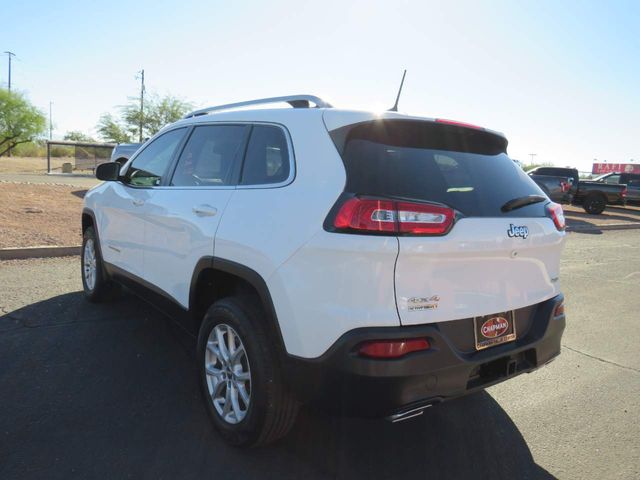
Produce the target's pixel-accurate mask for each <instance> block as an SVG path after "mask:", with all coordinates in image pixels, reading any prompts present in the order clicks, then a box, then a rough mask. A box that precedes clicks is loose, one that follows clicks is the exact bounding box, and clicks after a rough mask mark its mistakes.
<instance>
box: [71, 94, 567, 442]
mask: <svg viewBox="0 0 640 480" xmlns="http://www.w3.org/2000/svg"><path fill="white" fill-rule="evenodd" d="M277 102H287V103H289V105H291V106H292V107H294V108H274V109H260V108H254V109H251V108H247V107H251V106H252V105H259V104H264V103H277ZM236 107H244V109H238V108H236ZM506 148H507V140H506V139H505V137H504V136H503V135H502V134H499V133H497V132H493V131H490V130H487V129H484V128H480V127H476V126H473V125H468V124H461V123H457V122H451V121H447V120H441V119H428V118H419V117H412V116H407V115H402V114H398V113H394V112H387V113H383V114H375V113H370V112H361V111H349V110H340V109H337V108H332V107H331V105H329V104H328V103H327V102H324V101H323V100H321V99H319V98H317V97H313V96H309V95H299V96H291V97H280V98H275V99H264V100H256V101H252V102H242V103H240V104H232V105H223V106H220V107H211V108H208V109H204V110H201V111H197V112H194V113H192V114H190V115H188V116H187V117H185V118H184V119H183V120H181V121H179V122H176V123H174V124H172V125H169V126H167V127H165V128H164V129H163V130H162V131H161V132H159V133H158V134H157V135H156V136H154V137H153V138H152V139H151V140H149V141H148V142H146V143H145V145H144V146H143V147H142V148H141V149H140V150H138V151H137V152H136V154H135V155H134V156H133V157H132V158H131V159H130V160H129V161H128V162H127V163H126V164H125V165H124V166H123V167H122V169H120V168H119V166H118V165H117V164H114V163H107V164H103V165H100V167H99V168H98V171H97V176H98V178H99V179H101V180H105V182H104V183H101V184H100V185H98V186H97V187H95V188H93V189H92V190H90V191H89V192H88V193H87V195H86V197H85V204H84V210H83V215H82V229H83V232H84V241H83V253H82V280H83V285H84V291H85V294H86V296H87V298H88V299H89V300H91V301H99V300H104V299H107V298H109V297H110V295H111V294H112V292H113V290H114V286H115V285H116V283H124V284H126V285H128V286H130V287H131V288H132V289H134V291H136V292H137V293H139V294H141V295H144V296H146V297H148V298H151V299H152V301H153V302H154V304H155V305H157V306H158V307H159V308H161V309H162V310H163V311H165V312H167V313H169V312H173V313H172V314H180V315H183V314H186V316H187V317H188V318H189V319H191V321H192V322H193V329H194V332H196V333H197V335H198V353H197V355H198V362H199V367H200V372H201V381H202V389H203V393H204V398H205V401H206V403H207V407H208V409H209V412H210V414H211V418H212V419H213V423H214V424H215V426H216V427H217V428H218V430H219V431H220V432H221V434H222V435H223V436H224V437H225V438H226V439H227V440H228V441H229V442H230V443H233V444H236V445H243V446H248V445H257V444H263V443H267V442H270V441H272V440H275V439H277V438H279V437H281V436H283V435H285V434H286V433H287V431H288V430H289V429H290V427H291V426H292V424H293V422H294V420H295V417H296V413H297V409H298V405H299V402H308V403H312V404H315V405H320V406H322V407H324V408H327V409H329V410H331V411H335V412H338V413H342V414H349V415H359V416H383V417H387V418H389V419H390V420H393V421H399V420H404V419H407V418H410V417H412V416H416V415H419V414H420V413H422V411H423V410H424V409H425V408H427V407H430V406H432V405H434V404H436V403H440V402H442V401H444V400H448V399H451V398H455V397H459V396H461V395H465V394H468V393H471V392H474V391H478V390H481V389H483V388H486V387H488V386H489V385H493V384H495V383H497V382H500V381H502V380H505V379H507V378H511V377H513V376H515V375H518V374H520V373H523V372H530V371H532V370H535V369H536V368H538V367H540V366H542V365H544V364H546V363H548V362H549V361H551V360H552V359H553V358H554V357H555V356H557V355H558V354H559V353H560V340H561V336H562V333H563V330H564V327H565V316H564V306H563V296H562V294H561V291H560V283H559V263H560V262H559V260H560V254H561V250H562V247H563V244H564V237H565V233H564V217H563V214H562V209H561V207H560V206H558V205H555V204H552V203H550V202H549V200H548V198H547V197H546V196H544V194H543V193H542V191H541V190H540V189H539V188H538V186H537V185H536V184H535V183H534V182H533V181H532V180H531V179H530V178H529V177H528V176H527V175H526V174H525V173H524V172H523V171H522V169H521V168H519V167H518V166H517V165H515V164H514V162H513V161H512V160H511V159H510V158H509V157H508V156H507V153H506ZM172 307H174V308H172ZM175 312H177V313H175Z"/></svg>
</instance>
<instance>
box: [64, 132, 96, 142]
mask: <svg viewBox="0 0 640 480" xmlns="http://www.w3.org/2000/svg"><path fill="white" fill-rule="evenodd" d="M64 139H65V140H67V141H69V142H89V143H91V142H95V139H94V138H93V137H91V136H89V135H87V134H85V133H82V132H79V131H77V130H71V131H70V132H67V133H66V134H65V135H64Z"/></svg>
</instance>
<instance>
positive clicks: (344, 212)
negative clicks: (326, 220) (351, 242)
mask: <svg viewBox="0 0 640 480" xmlns="http://www.w3.org/2000/svg"><path fill="white" fill-rule="evenodd" d="M395 223H396V222H395V209H394V205H393V202H392V201H389V200H374V199H371V200H362V199H360V198H350V199H349V200H347V201H346V202H344V203H343V204H342V207H340V211H339V212H338V214H337V215H336V219H335V221H334V223H333V224H334V226H335V227H336V228H351V229H353V230H366V231H373V232H395V231H396V227H395Z"/></svg>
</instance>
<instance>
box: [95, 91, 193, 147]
mask: <svg viewBox="0 0 640 480" xmlns="http://www.w3.org/2000/svg"><path fill="white" fill-rule="evenodd" d="M191 108H192V104H191V103H189V102H185V101H184V100H181V99H179V98H177V97H174V96H172V95H166V96H164V97H159V96H158V95H156V94H151V95H149V96H147V97H146V99H145V104H144V114H143V115H142V137H143V138H148V137H151V136H153V135H155V134H156V133H157V132H158V131H159V130H160V129H161V128H162V127H164V126H165V125H167V124H168V123H173V122H175V121H177V120H180V119H181V118H182V117H183V116H184V115H185V114H186V113H187V112H188V111H189V110H191ZM119 110H120V112H119V113H120V115H119V117H118V118H116V117H114V116H113V115H111V114H110V113H105V114H103V115H102V116H101V117H100V120H99V121H98V125H97V126H96V129H97V130H98V134H99V135H100V137H101V138H102V139H103V140H106V141H108V142H115V143H130V142H132V141H134V140H137V139H138V138H139V131H140V117H141V114H140V104H139V103H138V99H135V98H133V99H131V101H130V102H129V103H128V104H127V105H124V106H122V107H120V108H119Z"/></svg>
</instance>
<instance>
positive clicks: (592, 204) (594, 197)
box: [582, 193, 607, 215]
mask: <svg viewBox="0 0 640 480" xmlns="http://www.w3.org/2000/svg"><path fill="white" fill-rule="evenodd" d="M606 206H607V199H606V198H605V196H604V195H601V194H599V193H590V194H589V195H587V196H586V197H585V199H584V200H583V202H582V207H583V208H584V211H585V212H587V213H588V214H590V215H600V214H601V213H602V212H604V209H605V208H606Z"/></svg>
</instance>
